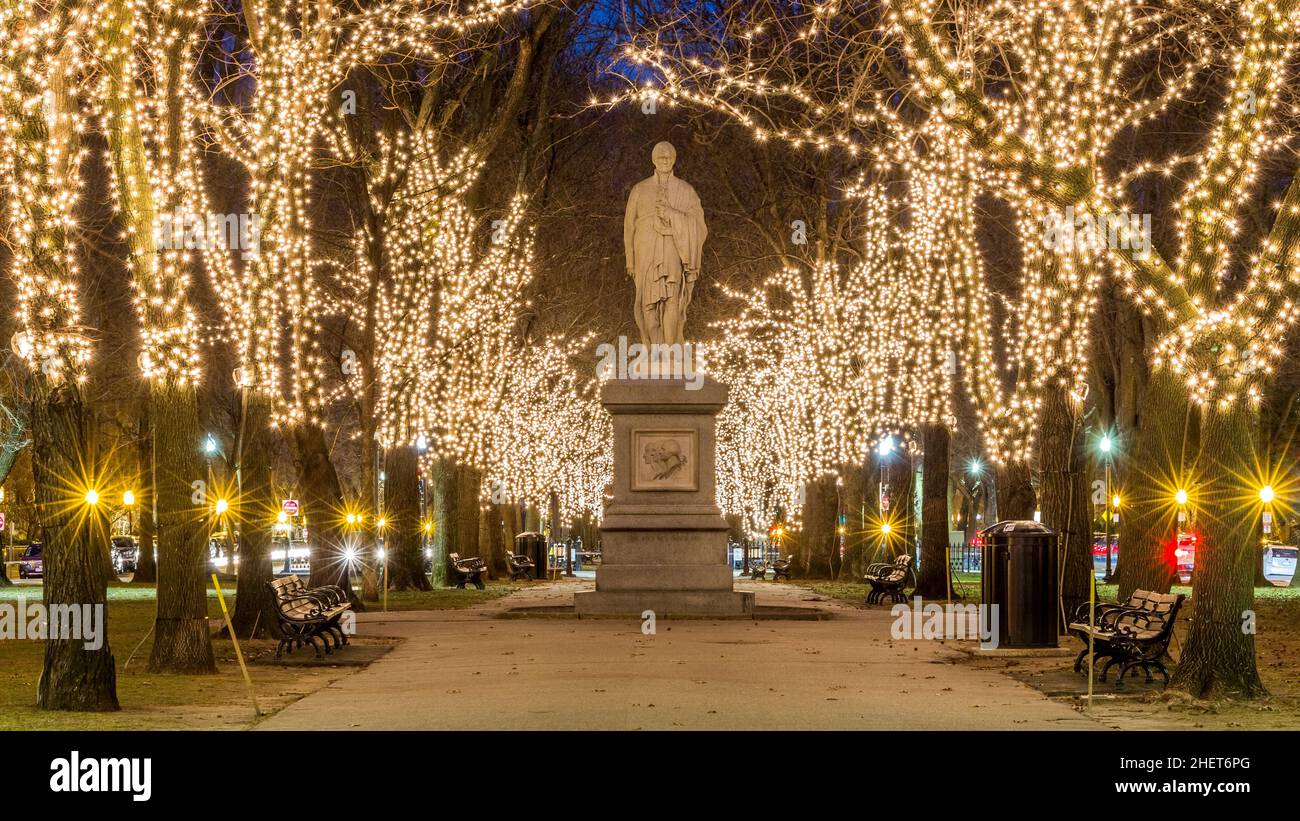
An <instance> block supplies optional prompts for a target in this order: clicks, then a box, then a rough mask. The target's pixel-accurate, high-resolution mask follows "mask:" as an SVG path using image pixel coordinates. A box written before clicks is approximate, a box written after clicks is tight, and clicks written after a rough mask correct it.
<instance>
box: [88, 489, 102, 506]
mask: <svg viewBox="0 0 1300 821" xmlns="http://www.w3.org/2000/svg"><path fill="white" fill-rule="evenodd" d="M86 504H88V505H97V504H99V491H97V490H88V491H86Z"/></svg>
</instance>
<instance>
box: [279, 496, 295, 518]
mask: <svg viewBox="0 0 1300 821" xmlns="http://www.w3.org/2000/svg"><path fill="white" fill-rule="evenodd" d="M280 509H281V510H283V511H284V513H285V515H286V516H297V515H298V500H297V499H285V500H284V501H282V502H280Z"/></svg>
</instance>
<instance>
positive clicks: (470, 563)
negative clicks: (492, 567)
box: [447, 553, 487, 590]
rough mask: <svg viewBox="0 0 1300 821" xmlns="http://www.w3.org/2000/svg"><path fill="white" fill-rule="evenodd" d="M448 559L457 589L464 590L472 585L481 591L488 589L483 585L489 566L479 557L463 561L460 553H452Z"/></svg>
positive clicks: (471, 557)
mask: <svg viewBox="0 0 1300 821" xmlns="http://www.w3.org/2000/svg"><path fill="white" fill-rule="evenodd" d="M447 558H448V560H450V562H451V571H452V574H453V575H454V576H455V577H456V586H457V587H459V588H461V589H462V590H463V589H464V588H465V585H467V584H472V585H474V586H475V587H477V588H478V589H479V590H483V589H484V588H486V587H487V585H486V584H484V583H483V574H484V573H486V572H487V564H486V563H484V561H483V560H482V559H480V558H479V557H478V556H470V557H469V558H467V559H462V558H461V557H460V554H459V553H452V554H450V555H449V556H447Z"/></svg>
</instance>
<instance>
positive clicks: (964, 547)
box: [948, 542, 983, 573]
mask: <svg viewBox="0 0 1300 821" xmlns="http://www.w3.org/2000/svg"><path fill="white" fill-rule="evenodd" d="M981 550H982V549H981V548H979V547H977V546H975V545H969V544H966V543H964V542H957V543H956V544H952V545H949V546H948V564H949V566H950V567H952V570H953V572H954V573H978V572H980V568H981V567H983V564H982V560H983V554H982V552H981Z"/></svg>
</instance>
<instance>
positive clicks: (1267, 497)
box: [1259, 485, 1276, 505]
mask: <svg viewBox="0 0 1300 821" xmlns="http://www.w3.org/2000/svg"><path fill="white" fill-rule="evenodd" d="M1275 496H1276V494H1275V493H1274V492H1273V486H1272V485H1264V486H1263V487H1262V488H1260V489H1259V500H1260V501H1261V502H1263V503H1264V504H1266V505H1267V504H1271V503H1272V502H1273V498H1274V497H1275Z"/></svg>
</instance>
